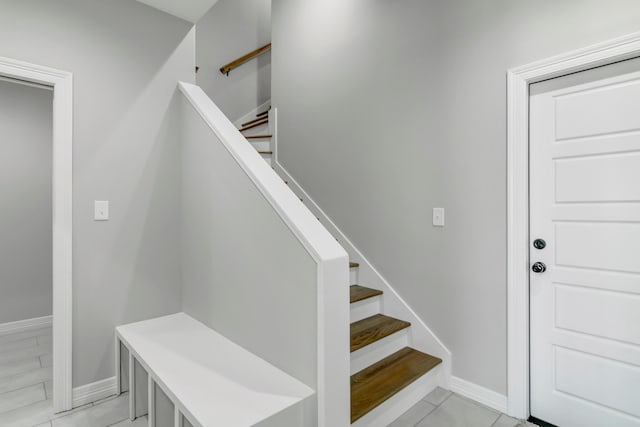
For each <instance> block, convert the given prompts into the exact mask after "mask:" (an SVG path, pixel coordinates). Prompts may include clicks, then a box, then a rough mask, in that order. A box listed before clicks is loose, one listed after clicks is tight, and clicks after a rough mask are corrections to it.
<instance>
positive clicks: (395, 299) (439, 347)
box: [272, 107, 452, 388]
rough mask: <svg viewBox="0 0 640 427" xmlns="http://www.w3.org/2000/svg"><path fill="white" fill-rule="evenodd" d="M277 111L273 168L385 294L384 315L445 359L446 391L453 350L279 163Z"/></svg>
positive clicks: (361, 275) (361, 274) (426, 349)
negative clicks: (403, 323) (403, 325)
mask: <svg viewBox="0 0 640 427" xmlns="http://www.w3.org/2000/svg"><path fill="white" fill-rule="evenodd" d="M272 111H273V112H274V122H273V126H274V128H275V132H274V137H275V138H274V140H273V143H274V154H275V156H274V158H273V159H272V161H273V163H272V166H273V169H274V170H275V171H276V172H277V173H278V174H279V175H280V176H281V177H282V178H283V179H284V180H286V181H287V182H288V185H289V188H291V190H293V192H294V193H295V194H296V195H298V197H300V198H301V199H302V200H303V203H304V204H305V205H306V206H307V207H308V208H309V210H311V212H312V213H313V214H314V215H315V216H316V217H318V218H319V219H320V223H321V224H323V225H324V226H325V227H326V228H327V229H328V230H329V232H330V233H331V234H332V235H333V236H335V237H336V239H337V240H338V242H339V243H340V244H341V245H342V247H344V248H345V249H346V250H347V253H349V255H350V259H351V261H357V262H358V263H360V268H359V270H360V271H359V273H358V275H359V279H360V281H361V282H362V283H365V284H366V286H370V287H372V288H375V289H380V290H381V291H383V297H384V308H385V313H386V314H389V315H391V316H394V317H398V318H400V319H405V320H407V321H408V322H410V323H411V337H412V345H413V347H415V348H416V349H418V350H420V351H423V352H426V353H429V354H432V355H434V356H437V357H439V358H441V359H442V366H441V367H440V369H441V370H442V372H443V375H442V376H441V377H440V383H439V385H440V386H441V387H444V388H448V387H449V379H450V378H451V369H452V367H451V365H452V358H451V351H450V350H449V349H448V348H447V346H446V345H444V343H443V342H442V341H441V340H440V339H439V338H438V336H437V335H436V334H435V333H434V332H433V331H432V330H431V329H430V328H429V327H428V326H427V324H426V323H425V322H424V321H423V320H422V318H420V316H418V314H417V313H416V312H415V311H414V310H413V309H412V308H411V307H410V306H409V304H407V302H406V301H405V300H404V299H403V298H402V297H401V296H400V294H398V292H397V291H396V290H395V289H394V288H393V287H392V286H391V284H390V283H389V282H388V281H387V279H385V278H384V276H382V274H380V272H379V271H378V270H377V269H376V268H375V267H374V266H373V264H371V262H369V260H368V259H367V258H366V257H365V256H364V255H363V254H362V252H360V250H359V249H358V248H357V247H356V246H355V245H354V244H353V243H352V242H351V240H349V238H348V237H347V236H346V235H345V234H344V233H343V232H342V231H341V230H340V229H339V228H338V226H337V225H336V224H335V223H334V222H333V221H332V220H331V218H329V216H328V215H327V214H326V213H325V212H324V211H323V210H322V209H321V208H320V206H318V204H317V203H316V202H315V201H314V200H313V199H312V198H311V197H310V196H309V194H307V192H306V191H305V190H304V189H303V188H302V187H301V186H300V184H298V182H297V181H296V180H295V178H293V177H292V176H291V174H289V172H288V171H287V170H286V169H285V168H284V167H283V166H282V164H280V161H279V157H278V138H277V135H278V133H277V126H278V121H277V111H278V109H277V108H275V107H272Z"/></svg>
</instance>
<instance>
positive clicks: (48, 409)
mask: <svg viewBox="0 0 640 427" xmlns="http://www.w3.org/2000/svg"><path fill="white" fill-rule="evenodd" d="M52 414H53V407H52V406H51V401H50V400H43V401H41V402H38V403H34V404H32V405H29V406H23V407H22V408H18V409H14V410H13V411H9V412H4V413H2V414H0V426H2V427H25V426H34V425H38V424H42V423H46V422H47V421H49V419H50V418H51V415H52Z"/></svg>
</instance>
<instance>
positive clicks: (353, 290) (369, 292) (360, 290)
mask: <svg viewBox="0 0 640 427" xmlns="http://www.w3.org/2000/svg"><path fill="white" fill-rule="evenodd" d="M349 290H350V299H349V303H354V302H358V301H362V300H365V299H367V298H372V297H376V296H378V295H382V291H379V290H377V289H371V288H367V287H364V286H360V285H351V287H350V288H349Z"/></svg>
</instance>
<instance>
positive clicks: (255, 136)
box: [245, 135, 273, 139]
mask: <svg viewBox="0 0 640 427" xmlns="http://www.w3.org/2000/svg"><path fill="white" fill-rule="evenodd" d="M272 136H273V135H247V136H245V138H247V139H266V138H271V137H272Z"/></svg>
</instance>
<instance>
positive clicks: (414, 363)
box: [351, 347, 442, 423]
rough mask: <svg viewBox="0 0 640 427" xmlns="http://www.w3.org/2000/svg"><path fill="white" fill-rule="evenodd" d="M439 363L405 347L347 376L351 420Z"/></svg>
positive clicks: (435, 359) (356, 418)
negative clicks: (349, 379)
mask: <svg viewBox="0 0 640 427" xmlns="http://www.w3.org/2000/svg"><path fill="white" fill-rule="evenodd" d="M441 362H442V360H441V359H439V358H437V357H433V356H430V355H428V354H425V353H422V352H420V351H418V350H414V349H412V348H409V347H405V348H403V349H402V350H399V351H397V352H395V353H393V354H392V355H390V356H388V357H386V358H384V359H382V360H381V361H379V362H377V363H375V364H373V365H371V366H369V367H368V368H365V369H363V370H362V371H360V372H357V373H355V374H353V375H352V376H351V422H352V423H353V422H354V421H356V420H358V419H360V418H362V417H363V416H364V415H366V414H367V413H368V412H370V411H371V410H372V409H374V408H376V407H377V406H379V405H380V404H381V403H383V402H384V401H386V400H388V399H389V398H391V397H392V396H394V395H395V394H396V393H398V392H399V391H401V390H402V389H403V388H405V387H406V386H408V385H409V384H411V383H412V382H414V381H415V380H417V379H418V378H420V377H421V376H423V375H424V374H426V373H427V372H429V371H430V370H431V369H433V368H435V367H436V366H437V365H438V364H440V363H441Z"/></svg>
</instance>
